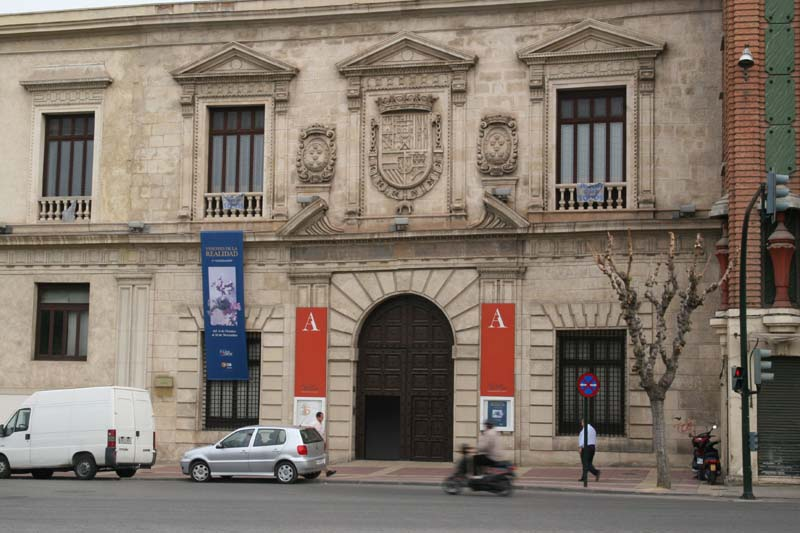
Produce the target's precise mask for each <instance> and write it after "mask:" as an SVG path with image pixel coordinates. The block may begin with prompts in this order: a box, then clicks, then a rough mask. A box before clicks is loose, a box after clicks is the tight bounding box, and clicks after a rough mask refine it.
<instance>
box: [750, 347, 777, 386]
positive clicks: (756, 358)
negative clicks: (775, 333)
mask: <svg viewBox="0 0 800 533" xmlns="http://www.w3.org/2000/svg"><path fill="white" fill-rule="evenodd" d="M769 357H772V350H770V349H768V348H756V349H755V350H753V383H755V384H756V385H761V382H762V381H772V380H773V379H775V374H773V373H772V372H764V371H765V370H772V361H764V359H767V358H769Z"/></svg>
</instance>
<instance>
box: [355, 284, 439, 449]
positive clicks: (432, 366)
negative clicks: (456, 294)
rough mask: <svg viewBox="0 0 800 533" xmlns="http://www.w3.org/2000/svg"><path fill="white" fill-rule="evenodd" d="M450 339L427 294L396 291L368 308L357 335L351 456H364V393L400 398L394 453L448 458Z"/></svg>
mask: <svg viewBox="0 0 800 533" xmlns="http://www.w3.org/2000/svg"><path fill="white" fill-rule="evenodd" d="M452 345H453V339H452V334H451V330H450V327H449V324H448V323H447V319H446V317H445V316H444V315H443V314H442V313H441V311H439V309H438V308H437V307H436V306H434V305H433V304H432V303H430V302H428V301H427V300H424V299H422V298H419V297H416V296H401V297H397V298H393V299H391V300H389V301H387V302H384V303H383V304H381V305H380V306H379V307H378V308H377V309H375V310H374V311H373V313H372V315H371V316H370V317H369V318H368V319H367V323H366V324H365V326H364V328H363V329H362V334H361V337H360V338H359V353H360V357H359V363H358V373H357V374H358V375H357V384H356V391H357V392H356V456H357V457H365V456H366V454H365V451H366V450H365V439H364V432H365V426H364V424H365V415H364V404H365V400H364V398H365V396H366V395H370V396H374V395H379V396H388V395H391V396H398V397H399V398H400V421H401V424H400V426H401V428H400V437H399V438H400V441H401V443H400V458H401V459H406V460H408V459H412V460H419V461H449V460H451V459H452V435H453V422H452V420H453V416H452V409H453V408H452V405H453V361H452V357H451V352H452ZM371 455H376V454H375V453H371Z"/></svg>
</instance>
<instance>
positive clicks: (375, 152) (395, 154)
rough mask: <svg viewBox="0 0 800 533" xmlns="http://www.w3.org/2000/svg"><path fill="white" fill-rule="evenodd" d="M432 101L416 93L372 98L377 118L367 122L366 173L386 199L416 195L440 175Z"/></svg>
mask: <svg viewBox="0 0 800 533" xmlns="http://www.w3.org/2000/svg"><path fill="white" fill-rule="evenodd" d="M435 101H436V97H435V96H433V95H427V94H416V93H410V94H395V95H390V96H382V97H379V98H377V99H376V103H377V105H378V111H379V112H380V118H379V119H377V120H376V119H373V120H372V122H371V125H370V150H369V174H370V178H371V179H372V182H373V183H374V184H375V186H376V187H377V188H378V190H379V191H381V192H382V193H383V194H385V195H386V196H388V197H389V198H392V199H395V200H399V201H403V200H414V199H416V198H419V197H420V196H422V195H424V194H425V193H427V192H428V191H430V190H431V189H433V187H434V186H435V185H436V183H437V182H438V181H439V178H440V177H441V175H442V169H443V166H444V165H443V161H444V149H443V147H442V118H441V115H439V114H433V104H434V102H435Z"/></svg>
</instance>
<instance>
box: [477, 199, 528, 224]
mask: <svg viewBox="0 0 800 533" xmlns="http://www.w3.org/2000/svg"><path fill="white" fill-rule="evenodd" d="M483 205H484V209H485V211H484V214H483V218H481V220H480V221H478V222H477V223H476V224H473V225H472V226H470V227H471V228H474V229H527V228H529V227H530V225H531V224H530V222H528V220H527V219H526V218H525V217H523V216H522V215H520V214H519V213H517V212H516V211H514V210H513V209H511V208H510V207H509V206H507V205H506V204H504V203H503V202H501V201H500V200H498V199H497V198H495V197H494V196H492V195H491V194H489V193H488V192H484V193H483Z"/></svg>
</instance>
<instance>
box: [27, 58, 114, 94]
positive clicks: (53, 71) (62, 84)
mask: <svg viewBox="0 0 800 533" xmlns="http://www.w3.org/2000/svg"><path fill="white" fill-rule="evenodd" d="M112 81H113V79H112V78H111V75H110V74H109V73H108V71H106V67H105V65H103V64H99V63H98V64H87V65H59V66H49V67H40V68H37V69H35V70H34V71H33V73H32V74H31V76H30V77H29V78H28V79H27V80H22V81H20V82H19V84H20V85H22V86H23V87H25V89H26V90H27V91H29V92H41V91H64V90H87V89H105V88H106V87H108V86H109V85H111V82H112Z"/></svg>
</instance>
